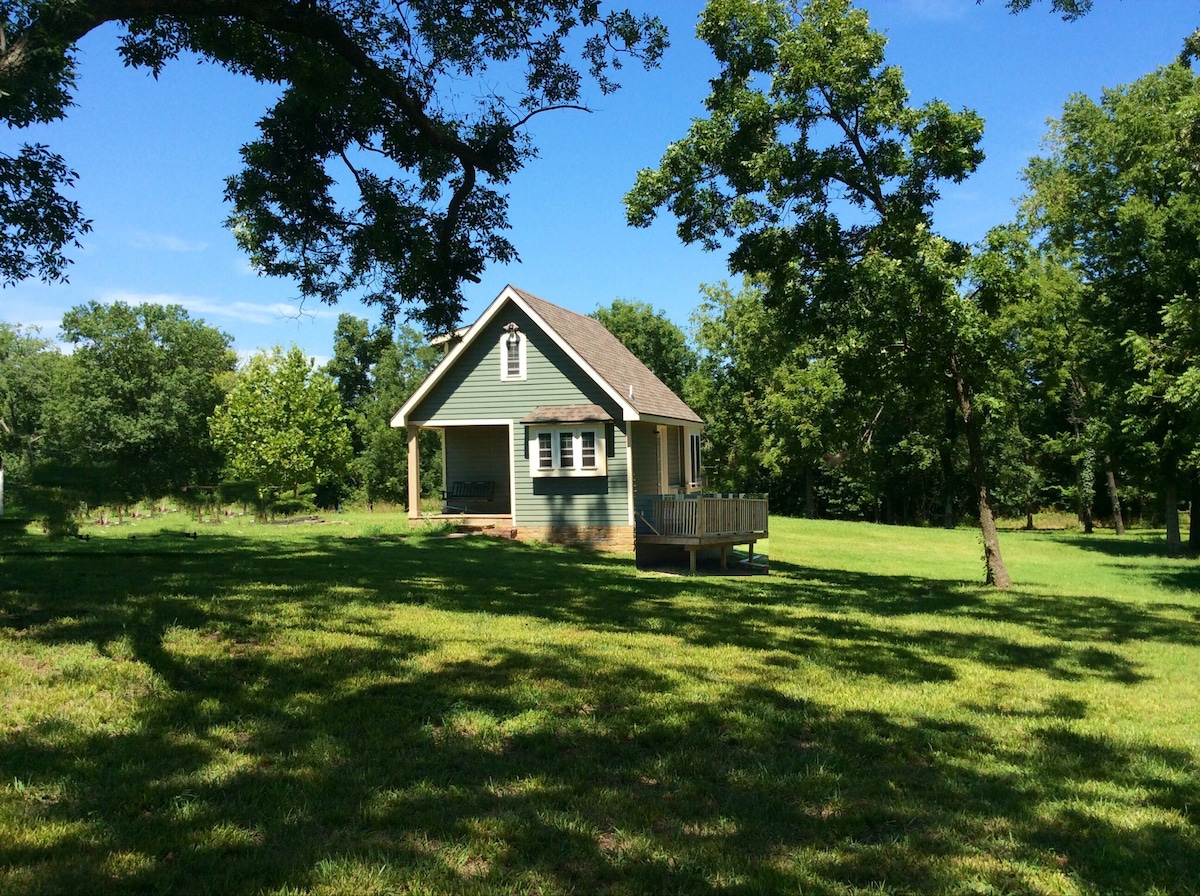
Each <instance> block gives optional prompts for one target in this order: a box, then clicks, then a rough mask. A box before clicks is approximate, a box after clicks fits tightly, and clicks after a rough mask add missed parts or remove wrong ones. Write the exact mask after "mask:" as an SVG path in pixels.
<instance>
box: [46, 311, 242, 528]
mask: <svg viewBox="0 0 1200 896" xmlns="http://www.w3.org/2000/svg"><path fill="white" fill-rule="evenodd" d="M62 335H63V338H64V339H65V340H66V341H67V342H69V343H71V344H72V345H74V346H75V350H74V352H73V353H72V355H71V357H70V363H67V364H64V365H62V377H61V378H60V380H59V381H58V382H57V383H56V388H55V393H56V394H55V395H54V396H53V399H52V400H51V401H50V402H49V405H50V407H49V408H48V411H47V412H48V413H50V414H52V415H53V423H52V425H51V426H49V427H48V429H50V430H52V432H53V437H52V442H53V446H52V451H53V454H52V455H51V457H52V459H53V460H54V461H55V463H56V464H57V465H58V466H59V469H60V471H66V470H68V469H72V470H74V471H76V473H77V475H78V477H82V481H81V482H80V481H76V482H75V483H74V484H75V485H82V486H85V487H86V488H85V491H86V493H87V496H88V497H89V498H90V499H91V500H92V501H93V502H95V503H101V502H106V503H107V502H111V503H115V504H125V503H129V502H132V501H137V500H140V499H142V498H158V497H162V496H165V495H169V494H175V495H178V494H180V493H181V491H182V490H183V489H184V488H185V487H187V486H190V485H195V484H205V483H209V482H212V481H213V480H214V479H215V477H216V474H217V471H218V469H219V467H220V459H219V457H218V456H217V454H216V452H215V450H214V448H213V445H212V441H211V440H210V439H209V437H208V426H207V417H208V415H209V414H211V413H212V411H213V408H215V407H216V405H217V403H218V402H219V401H220V400H221V396H222V394H223V385H224V384H223V382H222V378H223V377H224V376H225V375H227V374H228V373H229V372H230V371H232V370H233V367H234V354H233V352H232V351H231V349H230V347H229V346H230V341H231V340H230V337H229V336H228V335H227V334H225V333H222V332H221V331H220V330H217V329H215V328H213V327H210V326H208V325H206V324H205V323H204V322H203V321H197V320H192V319H191V318H190V317H189V316H188V313H187V311H185V310H184V309H183V308H182V307H180V306H178V305H168V306H162V305H154V304H149V303H147V304H142V305H135V306H131V305H127V304H125V303H123V302H117V303H114V304H112V305H100V304H98V303H96V302H92V303H89V304H87V305H81V306H78V307H76V308H73V309H72V310H71V311H69V312H67V314H66V315H65V316H64V317H63V323H62Z"/></svg>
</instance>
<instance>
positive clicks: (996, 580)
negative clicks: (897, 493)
mask: <svg viewBox="0 0 1200 896" xmlns="http://www.w3.org/2000/svg"><path fill="white" fill-rule="evenodd" d="M950 372H951V376H952V380H953V383H954V397H955V400H956V401H957V403H958V409H959V413H960V414H961V415H962V421H963V430H964V431H965V433H966V436H967V453H968V455H969V457H970V461H971V479H972V481H973V482H974V483H975V491H976V494H977V495H978V496H979V531H980V534H981V535H982V536H983V561H984V564H985V566H986V572H985V582H986V583H987V584H988V585H994V586H995V587H997V588H1009V587H1011V586H1012V579H1011V578H1009V576H1008V568H1007V567H1006V566H1005V565H1004V558H1003V557H1002V556H1001V554H1000V536H999V534H998V533H997V532H996V518H995V517H994V516H993V515H992V499H991V497H990V495H989V493H988V488H987V475H986V472H985V470H984V463H983V442H982V439H981V438H980V432H979V429H980V426H979V418H978V417H977V416H976V414H975V412H974V409H973V408H972V406H971V390H970V387H969V386H967V384H966V382H964V381H963V378H962V375H961V374H960V373H959V370H958V359H957V358H955V357H954V356H951V358H950Z"/></svg>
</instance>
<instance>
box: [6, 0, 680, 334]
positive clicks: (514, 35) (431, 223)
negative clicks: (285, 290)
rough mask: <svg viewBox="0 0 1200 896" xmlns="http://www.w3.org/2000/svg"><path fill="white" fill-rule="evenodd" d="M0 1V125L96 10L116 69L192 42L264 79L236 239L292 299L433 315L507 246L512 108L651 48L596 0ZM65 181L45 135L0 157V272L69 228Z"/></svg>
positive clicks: (38, 93)
mask: <svg viewBox="0 0 1200 896" xmlns="http://www.w3.org/2000/svg"><path fill="white" fill-rule="evenodd" d="M0 17H2V18H0V121H3V122H5V123H6V124H8V125H9V126H10V127H18V128H19V127H24V126H26V125H29V124H32V123H35V122H50V121H54V120H56V119H60V118H62V117H63V116H64V115H65V114H66V111H67V109H68V107H69V106H70V104H71V101H72V95H73V88H74V81H75V76H76V53H77V50H76V46H77V43H78V41H79V40H80V39H81V38H82V37H84V36H85V35H86V34H88V33H89V32H91V31H92V30H93V29H96V28H99V27H101V26H103V25H106V24H109V23H114V24H116V25H117V26H119V27H120V29H121V36H120V43H119V52H120V54H121V57H122V59H123V60H124V61H125V62H126V63H127V64H129V65H134V66H138V67H143V68H146V69H148V70H149V71H151V72H152V73H155V74H157V73H158V72H159V71H160V70H161V69H162V68H163V67H164V66H165V65H167V64H168V63H169V62H171V61H172V60H175V59H178V58H180V57H182V56H194V57H198V58H199V59H201V60H204V61H207V62H210V63H213V64H215V65H219V66H222V67H223V68H226V69H228V70H229V71H232V72H235V73H237V74H241V75H246V76H248V77H251V78H254V79H255V80H257V81H260V82H267V83H271V84H276V85H278V86H279V87H280V95H279V99H278V101H277V102H276V103H275V104H274V106H273V107H272V108H271V109H270V110H269V111H268V112H267V114H265V115H264V116H263V118H262V119H261V121H260V122H259V136H258V139H256V140H254V141H253V142H251V143H249V144H247V145H246V146H244V147H243V148H242V159H243V163H244V166H243V169H242V171H241V172H239V173H237V174H235V175H234V176H232V177H230V178H229V182H228V188H227V191H226V195H227V197H228V199H229V201H230V202H231V203H232V205H233V211H232V214H231V216H230V223H231V225H232V226H233V228H234V232H235V234H236V236H237V238H238V241H239V242H240V243H241V245H242V246H243V247H244V248H245V249H246V250H247V251H248V252H249V253H250V256H251V259H252V261H253V262H254V264H255V265H256V266H257V267H258V268H259V270H261V271H263V272H265V273H268V274H274V275H280V276H286V277H290V278H294V279H295V280H296V281H297V283H298V284H299V287H300V290H301V293H302V294H303V295H304V296H306V297H315V298H319V299H321V300H323V301H328V302H332V301H336V299H337V298H338V296H340V295H342V294H343V293H345V292H347V291H354V292H355V293H356V294H358V295H360V296H362V297H364V298H365V299H366V300H367V301H368V302H375V303H378V304H379V305H380V306H381V307H382V309H383V311H384V313H385V315H387V316H389V317H391V316H394V315H395V314H396V312H397V311H399V310H401V309H403V308H405V307H406V306H408V307H409V310H410V311H411V312H412V313H413V314H415V316H416V317H417V318H418V319H420V320H421V321H422V322H423V323H424V324H425V325H426V326H427V327H429V328H431V329H438V330H446V329H448V328H451V327H453V326H454V325H455V323H456V322H457V321H458V318H459V315H460V312H461V310H462V307H463V299H462V294H461V286H462V283H463V281H464V280H477V279H478V278H479V276H480V274H481V272H482V271H483V269H484V267H485V266H486V265H487V264H488V262H490V261H500V262H506V261H510V260H512V259H514V258H515V257H516V252H515V249H514V247H513V245H512V244H511V243H510V242H509V241H508V239H507V238H506V237H505V236H504V232H505V230H506V229H507V228H508V218H507V197H506V196H505V194H504V193H503V187H504V185H505V184H506V183H507V182H508V181H509V179H510V178H511V177H512V175H513V174H514V173H515V172H516V171H517V170H518V169H520V168H521V167H522V166H523V165H524V164H525V163H526V162H527V161H529V160H530V159H531V158H532V157H533V156H534V155H535V147H534V146H533V145H532V143H531V142H530V140H529V138H528V136H527V134H526V131H525V126H526V124H527V123H528V122H529V120H530V119H531V118H532V117H533V116H534V115H536V114H537V113H539V112H542V111H545V110H549V109H557V108H562V107H567V106H574V107H579V106H580V105H581V104H582V103H583V102H584V100H585V89H584V82H585V74H584V72H585V71H586V74H587V75H590V77H591V79H592V80H593V81H595V82H596V84H597V85H598V88H599V90H601V91H602V92H605V93H607V92H609V91H611V90H613V89H615V88H616V87H617V86H618V85H617V83H616V81H615V80H614V70H616V69H619V68H620V67H621V65H622V60H623V59H627V58H630V57H632V58H634V59H636V60H638V61H640V62H641V63H644V64H646V65H655V64H657V60H658V58H659V56H660V55H661V53H662V50H663V48H664V47H665V45H666V31H665V29H664V28H663V26H662V24H661V23H660V22H659V20H658V19H657V18H654V17H650V16H642V17H637V16H635V15H634V14H633V13H631V12H629V11H628V10H614V11H610V12H602V11H601V9H600V4H599V3H598V2H596V0H538V2H533V0H506V2H503V3H499V4H465V5H464V4H460V3H455V2H445V0H403V2H391V0H304V2H298V0H11V2H7V3H4V4H0ZM576 52H577V53H578V56H577V57H576V58H572V54H573V53H576ZM509 85H515V86H509ZM72 177H73V175H72V174H71V172H70V169H69V168H68V167H67V165H66V163H65V161H64V160H63V159H62V158H61V157H60V156H59V155H57V154H56V153H54V152H52V151H50V150H49V149H47V148H45V147H40V146H26V147H24V148H23V149H22V150H20V152H19V153H18V154H17V155H16V156H13V157H8V156H0V280H6V281H11V280H13V279H17V278H19V277H21V276H25V275H26V274H28V273H30V272H32V271H37V272H40V273H41V274H42V275H43V276H45V277H50V278H54V277H57V276H59V275H60V274H61V272H62V269H63V265H64V263H65V259H64V252H63V250H64V247H65V246H67V245H69V244H70V242H71V241H73V240H74V239H75V238H76V237H77V236H78V234H79V233H80V232H81V230H82V228H83V226H84V224H85V222H84V219H83V217H82V214H81V212H80V209H79V208H78V206H77V205H76V204H74V203H73V202H72V201H71V200H69V199H67V198H66V196H65V195H64V192H63V190H62V189H61V188H62V187H65V186H69V184H70V181H71V180H72ZM32 209H40V215H39V216H38V217H36V218H34V219H33V220H32V221H31V220H30V215H29V212H30V210H32Z"/></svg>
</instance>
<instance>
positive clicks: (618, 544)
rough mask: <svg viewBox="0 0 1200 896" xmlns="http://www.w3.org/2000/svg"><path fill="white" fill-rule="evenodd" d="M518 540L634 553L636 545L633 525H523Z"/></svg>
mask: <svg viewBox="0 0 1200 896" xmlns="http://www.w3.org/2000/svg"><path fill="white" fill-rule="evenodd" d="M517 540H519V541H544V542H548V543H550V544H566V545H572V546H574V547H583V548H592V549H593V550H597V551H615V552H621V553H632V552H633V546H634V539H633V526H554V527H545V526H540V527H539V526H521V527H520V528H518V529H517Z"/></svg>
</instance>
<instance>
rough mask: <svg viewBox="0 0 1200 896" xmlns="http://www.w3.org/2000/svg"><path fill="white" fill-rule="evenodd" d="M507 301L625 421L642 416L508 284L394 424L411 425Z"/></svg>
mask: <svg viewBox="0 0 1200 896" xmlns="http://www.w3.org/2000/svg"><path fill="white" fill-rule="evenodd" d="M508 301H511V302H512V303H513V304H515V305H516V306H517V307H518V308H520V309H521V310H522V311H524V312H525V313H526V314H527V315H528V316H529V318H530V319H531V320H532V321H533V322H534V323H535V324H537V325H538V328H539V329H541V331H542V332H543V333H545V334H546V335H547V336H549V337H550V338H551V339H552V340H554V343H555V344H556V345H557V346H558V347H559V348H561V349H562V350H563V353H564V354H565V355H566V356H567V357H568V358H570V359H571V360H572V361H574V362H575V363H576V364H577V365H578V366H579V369H580V370H582V371H583V372H584V373H586V374H587V375H588V376H589V377H591V379H592V381H593V382H594V383H595V384H596V385H597V386H599V387H600V388H601V389H603V390H604V392H605V394H606V395H608V397H609V398H611V399H612V400H613V401H615V402H616V403H617V406H618V407H620V408H621V411H622V414H623V416H624V418H625V419H626V420H639V419H641V416H640V415H639V414H638V412H637V409H636V408H635V407H634V406H633V405H631V404H630V403H629V402H628V401H627V400H626V399H625V397H624V396H622V395H621V393H620V392H619V391H617V390H616V389H614V388H613V387H612V385H611V384H610V383H609V382H608V381H607V380H605V379H604V378H603V377H602V376H600V374H598V373H596V371H595V369H594V368H593V367H592V366H591V365H590V364H588V363H587V362H586V361H584V360H583V358H581V357H580V356H579V354H578V353H577V352H576V351H575V349H573V348H571V346H570V345H568V344H567V341H566V340H565V339H563V338H562V336H560V335H559V334H558V332H557V331H555V329H554V328H553V327H551V326H550V325H549V324H548V323H546V321H545V320H543V319H542V317H541V315H539V314H538V313H537V312H535V311H534V310H533V309H532V308H530V307H529V305H528V304H527V303H526V302H525V300H524V299H522V298H521V296H520V294H519V293H517V291H516V290H515V289H513V287H512V286H511V285H509V286H505V287H504V289H503V290H501V291H500V295H498V296H496V298H495V299H493V300H492V304H490V305H488V306H487V309H486V310H485V311H484V312H483V314H481V315H480V316H479V320H477V321H475V323H473V324H471V326H470V328H469V329H468V330H467V334H466V336H464V337H463V339H462V340H461V341H460V342H459V343H458V344H457V345H455V346H454V348H452V349H451V350H450V352H449V354H447V355H446V357H444V358H443V359H442V362H441V363H440V364H438V366H437V367H435V368H434V369H433V372H432V373H430V374H429V376H428V377H426V379H425V382H423V383H421V385H420V386H419V387H418V388H417V391H416V392H414V393H413V394H412V395H411V396H410V397H409V399H408V401H406V402H404V404H403V405H401V407H400V410H398V411H396V413H395V414H393V415H392V419H391V425H392V426H394V427H403V426H406V425H408V423H409V420H408V417H409V415H410V414H411V413H412V411H413V409H414V408H415V407H416V406H417V405H419V404H420V403H421V402H422V401H423V400H424V399H425V396H426V395H428V394H429V392H430V390H432V389H433V387H434V386H435V385H437V383H438V382H439V381H440V380H441V378H442V377H443V376H445V374H446V371H448V370H449V369H450V368H451V367H453V366H454V363H455V361H457V360H458V358H459V356H460V355H461V354H462V353H463V352H464V351H466V350H467V348H468V347H469V346H470V345H471V344H472V343H474V342H475V340H476V339H478V338H479V335H480V334H481V333H482V332H483V331H484V330H485V329H486V328H487V325H488V324H489V323H491V320H492V318H494V317H495V316H496V315H497V313H499V311H500V308H501V307H502V306H503V305H504V303H505V302H508Z"/></svg>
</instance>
